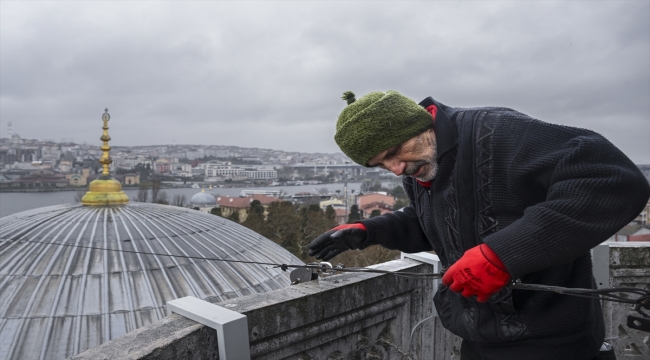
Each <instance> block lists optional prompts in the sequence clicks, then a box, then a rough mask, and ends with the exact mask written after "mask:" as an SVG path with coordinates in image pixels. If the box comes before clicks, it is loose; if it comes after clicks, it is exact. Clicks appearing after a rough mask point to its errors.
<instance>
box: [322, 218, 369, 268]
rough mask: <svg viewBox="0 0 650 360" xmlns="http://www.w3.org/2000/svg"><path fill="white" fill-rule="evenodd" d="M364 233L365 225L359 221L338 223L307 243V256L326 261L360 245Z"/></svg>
mask: <svg viewBox="0 0 650 360" xmlns="http://www.w3.org/2000/svg"><path fill="white" fill-rule="evenodd" d="M366 234H367V233H366V227H365V226H364V225H363V224H361V223H356V224H345V225H339V226H337V227H335V228H333V229H332V230H329V231H327V232H325V233H323V234H321V235H320V236H319V237H317V238H316V239H314V241H312V242H311V243H310V244H309V256H314V257H315V258H316V259H322V260H324V261H327V260H329V259H331V258H333V257H335V256H336V255H338V254H340V253H342V252H344V251H347V250H351V249H358V248H359V247H361V244H363V242H364V241H366Z"/></svg>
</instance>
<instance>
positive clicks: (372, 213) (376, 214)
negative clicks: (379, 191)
mask: <svg viewBox="0 0 650 360" xmlns="http://www.w3.org/2000/svg"><path fill="white" fill-rule="evenodd" d="M379 215H381V210H379V209H375V210H373V211H372V212H371V213H370V217H371V218H374V217H375V216H379Z"/></svg>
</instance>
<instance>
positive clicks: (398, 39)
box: [0, 1, 650, 164]
mask: <svg viewBox="0 0 650 360" xmlns="http://www.w3.org/2000/svg"><path fill="white" fill-rule="evenodd" d="M368 5H369V3H366V2H354V1H352V2H345V3H343V2H327V3H325V2H308V3H306V2H255V3H253V2H243V3H239V2H238V3H234V2H136V3H123V2H118V1H106V2H100V3H97V2H91V3H82V2H73V1H70V2H68V1H57V2H40V1H32V2H17V1H16V2H14V1H2V2H1V3H0V7H1V9H2V11H0V46H1V48H2V51H0V71H1V72H2V74H3V75H2V77H1V78H0V137H6V133H5V132H6V131H7V125H8V122H10V121H11V122H12V123H13V131H14V132H15V133H18V134H20V136H21V137H23V138H30V139H48V138H49V139H52V140H55V141H57V142H58V141H60V140H61V138H72V139H74V141H75V142H76V143H87V144H96V143H98V140H97V139H98V137H99V134H98V124H99V123H100V119H101V114H102V112H103V109H104V108H105V107H108V108H109V109H110V112H111V116H112V118H111V136H112V138H113V139H114V140H113V141H112V143H111V144H112V145H113V146H148V145H158V146H164V145H168V146H169V145H187V146H198V145H201V144H203V145H206V146H207V145H210V144H220V145H223V146H238V147H243V148H261V149H277V150H282V151H286V152H302V153H326V154H332V153H339V152H340V151H339V149H338V147H337V146H336V143H335V142H334V140H333V134H334V125H335V121H336V117H337V116H338V114H339V112H340V111H341V110H342V109H343V108H344V106H345V103H344V102H343V101H342V100H341V99H340V96H341V94H342V92H343V91H346V90H352V91H354V92H355V93H356V94H357V97H360V96H362V95H363V94H365V93H367V92H369V91H374V90H384V91H385V90H389V89H394V90H398V91H400V92H402V93H404V94H405V95H407V96H409V97H411V98H413V99H414V100H415V101H420V100H421V99H423V98H425V97H427V96H433V97H434V98H435V99H437V100H439V101H441V102H443V103H445V104H447V105H450V106H458V107H472V106H507V107H511V108H514V109H516V110H519V111H521V112H524V113H526V114H528V115H530V116H532V117H534V118H538V119H540V120H544V121H547V122H551V123H557V124H563V125H568V126H576V127H583V128H589V129H592V130H594V131H596V132H598V133H600V134H602V135H604V136H605V137H606V138H608V139H609V140H610V141H612V142H613V143H614V144H615V145H616V146H618V147H619V148H620V149H621V150H622V151H623V152H625V153H626V154H627V155H628V156H629V157H630V158H631V159H632V161H634V162H635V163H637V164H650V101H648V99H649V98H650V3H648V2H645V1H616V2H613V1H603V2H598V3H596V4H594V3H593V2H587V1H577V2H534V3H530V2H525V3H519V2H498V1H495V2H489V3H483V2H410V1H405V2H377V3H372V6H368Z"/></svg>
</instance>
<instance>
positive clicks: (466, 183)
mask: <svg viewBox="0 0 650 360" xmlns="http://www.w3.org/2000/svg"><path fill="white" fill-rule="evenodd" d="M430 104H435V105H437V106H438V108H439V109H440V110H439V112H438V115H437V117H436V127H435V130H436V140H437V150H438V164H439V169H438V174H437V176H436V179H434V181H433V182H432V184H431V189H430V191H429V190H428V189H425V188H423V187H422V185H420V184H418V183H417V182H416V181H415V180H414V179H412V178H408V177H407V178H404V186H405V189H406V191H407V193H408V195H409V197H410V199H411V204H410V205H409V206H408V207H406V208H404V209H403V210H402V211H398V212H395V213H393V214H386V215H383V216H380V217H375V218H371V219H365V220H362V222H363V224H364V225H365V226H366V228H367V229H368V244H366V245H369V244H380V245H382V246H385V247H387V248H390V249H398V250H401V251H405V252H418V251H426V250H435V251H436V253H437V254H438V255H439V256H440V258H441V260H442V261H443V265H446V266H449V265H451V264H452V263H454V262H455V261H457V260H458V258H459V257H460V256H462V253H463V252H464V251H466V250H467V249H469V248H471V247H473V246H476V245H477V244H480V243H481V242H484V243H486V244H487V245H488V246H490V248H491V249H492V250H494V252H495V253H496V254H497V255H498V256H499V258H500V259H501V260H502V262H503V263H504V264H505V266H506V268H507V269H508V272H509V273H510V274H511V276H512V278H513V279H521V281H522V282H525V283H536V284H547V285H557V286H565V287H580V288H592V287H594V286H595V284H594V281H593V276H592V264H591V258H590V255H589V249H591V248H592V247H594V246H596V245H598V244H599V243H601V242H603V241H604V240H606V239H607V238H609V237H610V236H611V235H613V234H614V233H615V232H616V231H618V230H619V229H620V228H622V227H623V226H624V225H626V224H627V223H629V222H630V221H631V220H633V219H634V218H635V216H636V215H637V214H638V213H639V212H640V211H641V209H642V208H643V206H644V205H645V204H646V202H647V200H648V197H650V186H649V184H648V182H647V180H646V179H645V177H643V175H642V174H641V172H640V171H639V170H638V168H637V167H636V166H635V165H634V164H633V163H632V162H631V161H630V160H629V159H628V158H627V157H626V156H625V155H624V154H623V153H622V152H621V151H620V150H618V149H617V148H616V147H615V146H614V145H612V144H611V143H610V142H609V141H607V140H606V139H605V138H603V137H602V136H600V135H598V134H596V133H594V132H591V131H589V130H584V129H577V128H571V127H565V126H559V125H553V124H548V123H544V122H541V121H538V120H534V119H532V118H530V117H528V116H526V115H523V114H521V113H518V112H516V111H513V110H510V109H503V108H481V109H454V108H449V107H446V106H444V105H442V104H440V103H438V102H435V101H434V100H433V99H431V98H428V99H426V100H425V101H423V102H422V103H421V105H423V106H428V105H430ZM486 139H487V140H486ZM496 297H502V298H503V299H506V300H503V299H494V298H496ZM504 304H507V305H509V306H510V308H509V309H505V310H504ZM436 307H437V308H438V312H439V313H440V316H441V319H442V321H443V324H445V326H447V327H448V328H450V330H451V331H452V332H455V333H456V334H458V335H460V336H461V337H463V338H464V340H466V341H469V342H470V343H472V345H474V347H476V348H477V350H479V351H480V352H481V353H482V354H483V355H484V356H486V357H487V358H488V359H499V360H507V359H591V358H593V357H594V356H595V355H596V354H597V352H598V348H599V347H600V344H601V343H602V341H603V337H604V329H603V321H602V314H601V310H600V304H599V303H598V302H597V301H594V300H589V299H583V298H571V297H568V296H565V295H559V294H552V293H543V292H530V291H523V290H514V291H508V292H503V294H502V293H499V294H497V295H495V296H493V298H492V299H491V300H490V302H489V303H487V304H479V303H477V302H475V301H474V300H473V299H465V298H463V297H461V296H460V295H458V294H455V293H452V292H451V291H448V289H447V288H446V287H444V286H441V287H440V289H439V293H438V294H437V295H436ZM505 308H507V306H505Z"/></svg>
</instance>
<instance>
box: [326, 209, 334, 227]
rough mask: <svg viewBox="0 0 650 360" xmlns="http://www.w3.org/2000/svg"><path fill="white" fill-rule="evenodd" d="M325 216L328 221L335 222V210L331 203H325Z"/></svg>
mask: <svg viewBox="0 0 650 360" xmlns="http://www.w3.org/2000/svg"><path fill="white" fill-rule="evenodd" d="M325 218H326V219H327V220H328V221H331V222H332V224H334V223H335V222H336V210H334V207H333V206H332V205H327V207H326V208H325Z"/></svg>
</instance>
